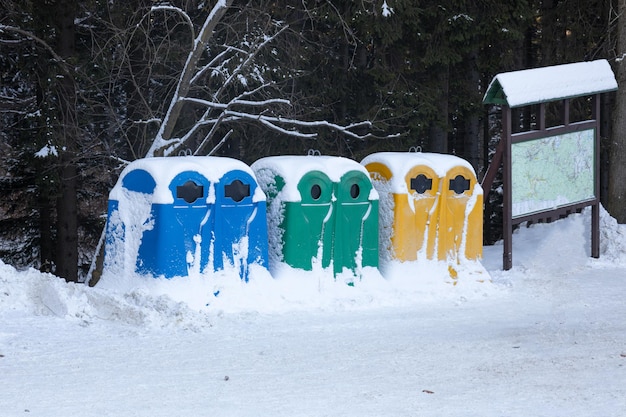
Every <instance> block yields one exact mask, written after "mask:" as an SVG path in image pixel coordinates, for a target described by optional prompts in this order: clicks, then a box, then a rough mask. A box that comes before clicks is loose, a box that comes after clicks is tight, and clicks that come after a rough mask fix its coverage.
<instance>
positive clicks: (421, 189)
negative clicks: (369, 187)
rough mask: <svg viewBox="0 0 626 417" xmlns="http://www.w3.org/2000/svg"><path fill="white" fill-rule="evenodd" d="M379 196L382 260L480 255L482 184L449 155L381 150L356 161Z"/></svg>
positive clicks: (464, 163)
mask: <svg viewBox="0 0 626 417" xmlns="http://www.w3.org/2000/svg"><path fill="white" fill-rule="evenodd" d="M361 164H363V165H364V166H365V168H366V169H367V170H368V171H369V173H370V177H371V178H372V182H373V184H374V187H375V188H376V190H377V191H378V193H379V195H380V202H379V207H380V214H379V219H380V220H379V221H380V223H379V224H380V233H379V240H380V242H379V250H380V255H381V262H385V261H388V260H398V261H414V260H419V259H433V260H434V259H438V260H448V261H456V262H458V261H459V260H461V259H463V258H465V259H478V258H480V257H482V222H483V218H482V210H483V206H482V198H483V192H482V188H481V187H480V185H479V184H478V183H477V181H476V175H475V173H474V170H473V168H472V166H471V165H470V164H469V163H468V162H467V161H465V160H463V159H461V158H458V157H456V156H453V155H443V154H435V153H421V152H380V153H375V154H372V155H369V156H367V157H366V158H365V159H363V161H362V162H361Z"/></svg>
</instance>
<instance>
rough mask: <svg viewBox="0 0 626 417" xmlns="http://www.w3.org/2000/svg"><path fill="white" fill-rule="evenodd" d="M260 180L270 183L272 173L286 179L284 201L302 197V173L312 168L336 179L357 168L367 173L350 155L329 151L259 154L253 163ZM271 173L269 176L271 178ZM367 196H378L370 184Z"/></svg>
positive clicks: (336, 180) (299, 199) (371, 198)
mask: <svg viewBox="0 0 626 417" xmlns="http://www.w3.org/2000/svg"><path fill="white" fill-rule="evenodd" d="M252 169H253V170H254V172H255V173H256V175H257V177H258V179H259V182H260V183H262V184H266V185H267V184H271V183H273V182H274V176H280V177H281V178H283V179H284V180H285V187H284V188H283V189H282V190H281V199H282V200H283V201H290V202H297V201H301V196H300V192H299V191H298V183H299V182H300V180H301V179H302V177H303V176H304V175H306V174H307V173H309V172H311V171H321V172H323V173H324V174H326V175H328V178H329V179H330V180H331V181H332V182H339V181H340V180H341V177H342V176H343V175H344V174H345V173H346V172H349V171H360V172H362V173H363V174H365V175H366V176H367V177H368V178H369V173H368V172H367V170H366V169H365V167H363V166H362V165H361V164H359V163H358V162H356V161H353V160H352V159H348V158H344V157H341V156H328V155H281V156H268V157H266V158H261V159H259V160H258V161H256V162H254V163H253V164H252ZM270 177H271V178H270ZM370 200H378V193H377V192H376V190H374V189H373V188H372V192H371V193H370Z"/></svg>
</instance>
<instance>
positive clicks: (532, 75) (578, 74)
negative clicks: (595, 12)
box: [483, 59, 617, 107]
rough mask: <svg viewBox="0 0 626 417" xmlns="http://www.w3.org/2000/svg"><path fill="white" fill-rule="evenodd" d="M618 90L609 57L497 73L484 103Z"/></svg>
mask: <svg viewBox="0 0 626 417" xmlns="http://www.w3.org/2000/svg"><path fill="white" fill-rule="evenodd" d="M615 90H617V81H616V80H615V75H614V74H613V71H612V70H611V66H610V65H609V63H608V61H607V60H606V59H599V60H596V61H589V62H577V63H573V64H564V65H554V66H551V67H543V68H534V69H527V70H522V71H512V72H504V73H501V74H498V75H496V76H495V77H494V78H493V80H492V81H491V83H490V84H489V87H488V88H487V92H486V93H485V97H484V98H483V103H484V104H506V105H508V106H509V107H520V106H528V105H531V104H538V103H545V102H548V101H556V100H560V99H566V98H574V97H581V96H586V95H591V94H599V93H606V92H609V91H615Z"/></svg>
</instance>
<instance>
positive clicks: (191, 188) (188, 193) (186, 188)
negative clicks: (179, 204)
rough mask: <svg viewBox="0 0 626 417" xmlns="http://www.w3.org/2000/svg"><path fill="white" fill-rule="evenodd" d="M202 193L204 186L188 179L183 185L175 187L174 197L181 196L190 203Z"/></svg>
mask: <svg viewBox="0 0 626 417" xmlns="http://www.w3.org/2000/svg"><path fill="white" fill-rule="evenodd" d="M203 195H204V186H202V185H198V184H196V183H195V182H193V181H191V180H189V181H187V182H186V183H184V184H183V185H179V186H178V187H176V198H182V199H183V200H185V201H186V202H187V203H189V204H191V203H193V202H195V201H196V200H197V199H199V198H201V197H202V196H203Z"/></svg>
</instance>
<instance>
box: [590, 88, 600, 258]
mask: <svg viewBox="0 0 626 417" xmlns="http://www.w3.org/2000/svg"><path fill="white" fill-rule="evenodd" d="M592 106H593V109H592V113H593V118H594V120H595V121H596V137H595V142H596V143H595V155H594V158H593V159H594V161H593V163H594V194H595V197H596V202H595V203H594V204H593V205H592V206H591V257H593V258H599V257H600V94H596V95H594V96H593V102H592Z"/></svg>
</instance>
